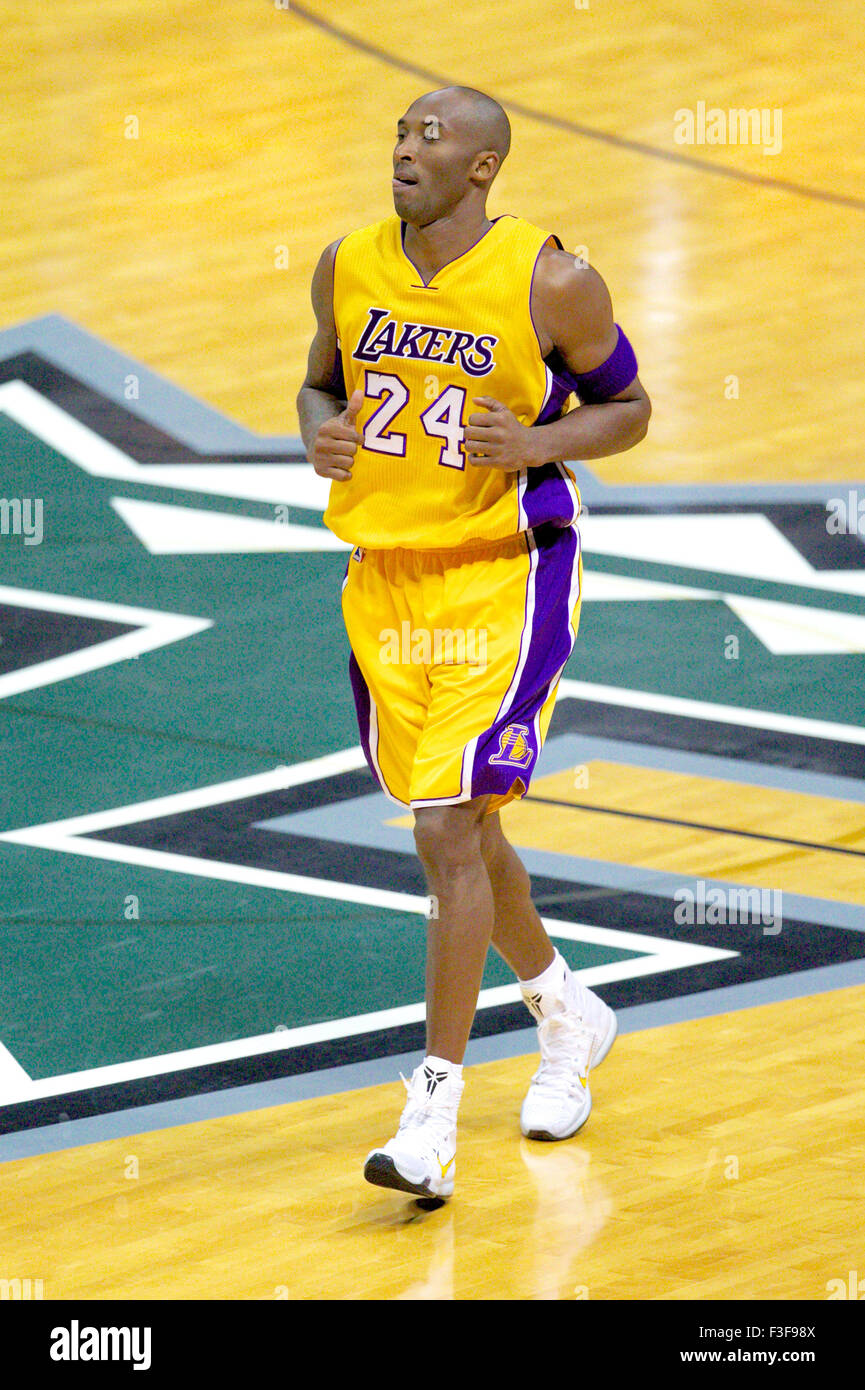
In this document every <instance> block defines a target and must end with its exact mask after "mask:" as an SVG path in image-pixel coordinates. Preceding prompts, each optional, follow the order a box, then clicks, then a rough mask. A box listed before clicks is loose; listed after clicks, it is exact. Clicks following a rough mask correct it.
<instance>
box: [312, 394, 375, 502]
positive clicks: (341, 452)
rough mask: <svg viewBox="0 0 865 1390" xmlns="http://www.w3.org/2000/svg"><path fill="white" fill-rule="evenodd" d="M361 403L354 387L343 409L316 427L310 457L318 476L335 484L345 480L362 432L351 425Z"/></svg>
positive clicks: (360, 442) (360, 396)
mask: <svg viewBox="0 0 865 1390" xmlns="http://www.w3.org/2000/svg"><path fill="white" fill-rule="evenodd" d="M362 405H363V391H362V390H361V389H360V387H358V388H357V390H356V391H354V392H352V395H351V399H350V400H349V401H348V403H347V404H346V407H345V410H343V411H342V413H341V414H339V415H334V416H333V417H332V418H331V419H330V420H325V422H324V424H323V425H320V426H319V430H318V434H317V435H316V436H315V443H314V444H313V446H312V458H311V459H310V462H311V464H312V466H313V468H314V469H315V471H316V473H317V474H318V475H319V477H321V478H333V479H334V481H335V482H339V483H344V482H347V480H348V479H349V478H350V477H351V466H352V464H353V462H354V456H355V453H356V451H357V446H358V444H362V443H363V435H362V434H359V433H358V431H357V430H356V429H355V427H354V422H355V420H356V419H357V416H358V412H359V410H360V408H361V406H362Z"/></svg>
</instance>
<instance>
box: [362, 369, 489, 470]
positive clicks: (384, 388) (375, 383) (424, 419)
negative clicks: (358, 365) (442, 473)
mask: <svg viewBox="0 0 865 1390" xmlns="http://www.w3.org/2000/svg"><path fill="white" fill-rule="evenodd" d="M365 393H366V395H367V396H372V397H373V399H375V400H377V399H380V398H381V397H382V396H384V397H385V398H386V399H385V400H383V401H382V404H381V405H380V406H379V408H378V410H376V411H374V412H373V414H372V415H371V416H370V417H369V419H368V420H367V422H366V425H365V426H364V431H363V444H364V448H365V449H372V450H373V452H374V453H376V454H393V455H394V456H395V457H397V458H405V446H406V436H405V435H404V434H400V433H398V432H396V433H392V432H391V431H390V429H389V428H388V427H389V425H390V424H391V423H392V421H394V420H395V419H396V417H397V415H399V413H400V411H401V410H402V409H403V407H404V406H405V405H406V404H407V403H408V394H409V393H408V390H407V388H406V387H405V386H404V385H403V383H402V381H401V380H400V378H399V377H398V376H393V375H392V374H391V373H390V372H367V373H366V386H365ZM465 402H466V393H465V391H464V390H463V388H462V387H461V386H446V387H445V389H444V390H443V391H442V392H441V394H440V395H439V396H437V397H436V399H435V400H434V401H433V402H432V404H431V405H428V406H427V408H426V410H425V411H423V413H422V414H421V417H420V422H421V424H422V425H423V427H424V430H425V431H426V433H427V434H428V435H430V436H431V437H432V438H435V439H441V440H443V441H444V442H443V443H442V446H441V452H440V454H439V459H438V461H439V463H440V464H441V465H442V466H443V467H445V468H463V469H464V468H465V466H466V461H465V457H464V455H463V453H462V451H461V449H460V445H461V444H462V443H463V440H464V439H465V433H466V432H465V426H464V425H463V419H462V417H463V407H464V405H465Z"/></svg>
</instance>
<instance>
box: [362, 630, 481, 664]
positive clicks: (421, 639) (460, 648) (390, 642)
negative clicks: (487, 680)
mask: <svg viewBox="0 0 865 1390" xmlns="http://www.w3.org/2000/svg"><path fill="white" fill-rule="evenodd" d="M378 640H379V642H380V643H381V650H380V652H379V657H380V659H381V661H383V662H384V664H385V665H386V666H486V664H487V633H486V629H485V628H471V627H470V628H461V627H431V628H426V627H412V625H411V623H410V622H408V620H406V621H404V622H402V623H401V624H400V627H399V630H397V629H396V628H394V627H385V628H382V630H381V632H380V633H379V634H378Z"/></svg>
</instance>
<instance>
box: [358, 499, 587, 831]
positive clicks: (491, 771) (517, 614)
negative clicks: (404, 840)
mask: <svg viewBox="0 0 865 1390" xmlns="http://www.w3.org/2000/svg"><path fill="white" fill-rule="evenodd" d="M581 591H582V557H581V552H580V535H579V531H578V529H577V527H576V526H565V527H557V526H549V525H548V526H544V527H538V528H536V529H535V530H534V531H525V532H521V533H520V534H519V535H516V536H513V537H510V538H509V539H507V540H504V541H497V542H493V543H490V544H488V545H486V544H485V545H479V546H472V547H471V548H467V549H463V550H438V551H409V550H402V549H395V550H374V551H373V550H364V549H363V548H361V547H356V548H355V549H354V550H353V551H352V553H351V555H350V557H349V561H348V565H347V566H346V574H345V580H344V582H343V587H342V611H343V617H344V620H345V626H346V631H347V633H348V639H349V643H350V646H351V656H350V659H349V670H350V675H351V683H352V690H353V693H354V700H355V706H356V709H357V718H358V725H359V728H360V737H361V743H362V746H363V750H364V753H365V755H366V760H367V762H368V763H369V766H370V768H371V770H372V772H373V774H374V775H375V777H376V779H377V781H378V783H379V785H380V787H381V788H382V790H383V791H384V792H385V793H386V794H387V795H388V796H389V797H390V798H391V799H392V800H393V801H397V802H399V803H401V804H403V805H408V806H411V807H412V808H417V807H422V806H452V805H455V804H457V803H458V802H461V801H468V800H470V799H471V798H473V797H478V796H484V795H489V796H490V798H491V799H490V802H489V803H488V806H487V811H488V812H489V811H493V810H496V809H498V807H499V806H503V805H504V804H505V803H506V802H508V801H511V800H513V799H514V798H515V797H519V796H523V795H524V793H525V792H526V790H527V789H528V786H529V780H530V778H531V776H532V773H533V771H534V769H535V766H536V764H537V760H538V757H539V755H540V752H541V748H542V746H543V742H544V739H545V737H546V733H547V729H548V727H549V723H550V719H551V718H552V713H553V705H554V703H555V697H556V691H557V688H558V684H559V680H560V678H561V674H562V670H563V668H564V666H565V663H566V662H567V660H568V657H569V656H570V654H571V652H572V650H573V647H574V642H575V641H576V637H577V628H578V625H579V616H580V604H581V596H582V595H581Z"/></svg>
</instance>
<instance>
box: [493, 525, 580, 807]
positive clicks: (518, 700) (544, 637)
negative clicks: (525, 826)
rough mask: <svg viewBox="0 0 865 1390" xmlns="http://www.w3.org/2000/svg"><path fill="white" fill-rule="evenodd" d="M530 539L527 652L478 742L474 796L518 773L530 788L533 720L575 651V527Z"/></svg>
mask: <svg viewBox="0 0 865 1390" xmlns="http://www.w3.org/2000/svg"><path fill="white" fill-rule="evenodd" d="M534 539H535V543H536V545H537V565H536V567H535V585H534V612H533V614H532V617H531V632H530V637H529V648H528V654H527V656H526V661H525V665H524V666H523V669H522V672H521V673H520V677H519V681H518V683H517V688H516V690H515V691H514V692H513V696H512V699H511V701H510V703H509V704H508V706H507V708H506V709H505V710H504V711H503V712H502V713H501V714H500V716H499V718H498V719H497V720H496V722H495V724H493V725H492V727H491V728H489V729H487V730H486V731H485V732H484V733H483V734H482V735H481V736H480V738H479V739H478V741H477V746H476V749H475V755H474V760H473V772H472V787H471V794H472V796H484V795H486V794H487V793H492V794H493V795H504V794H505V793H506V792H508V791H510V789H511V787H512V786H513V784H514V782H515V781H516V780H517V778H520V779H521V780H522V781H523V782H524V783H525V785H526V787H528V785H529V779H530V778H531V776H532V773H533V772H534V770H535V765H536V763H537V760H538V755H539V753H540V748H539V747H538V738H537V734H536V731H535V719H536V717H537V715H538V713H539V711H540V710H541V708H542V707H543V705H544V704H545V702H546V700H547V698H548V696H549V693H550V688H551V686H552V683H553V681H554V680H555V678H556V676H557V675H558V674H559V672H560V671H561V669H562V667H563V666H564V664H565V662H566V661H567V660H568V657H569V656H570V654H571V651H572V650H573V645H574V634H573V631H572V628H571V597H572V595H571V590H572V585H573V579H574V567H575V566H576V565H577V564H578V563H579V554H580V540H579V533H578V531H577V529H576V527H573V526H568V527H561V528H555V527H547V528H545V530H544V531H543V532H541V533H540V534H537V533H536V534H535V537H534Z"/></svg>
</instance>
